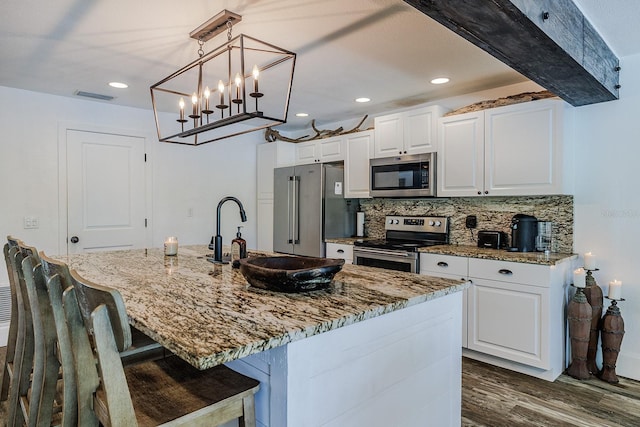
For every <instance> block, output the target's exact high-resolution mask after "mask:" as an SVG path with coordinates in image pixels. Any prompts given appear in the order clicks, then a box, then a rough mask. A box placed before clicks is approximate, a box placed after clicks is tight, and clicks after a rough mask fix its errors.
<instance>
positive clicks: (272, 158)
mask: <svg viewBox="0 0 640 427" xmlns="http://www.w3.org/2000/svg"><path fill="white" fill-rule="evenodd" d="M256 150H257V151H256V153H257V156H258V161H257V173H256V175H257V178H258V182H257V183H256V187H257V194H258V200H260V199H273V169H274V168H275V167H276V156H277V145H276V144H275V143H269V144H260V145H258V146H257V148H256Z"/></svg>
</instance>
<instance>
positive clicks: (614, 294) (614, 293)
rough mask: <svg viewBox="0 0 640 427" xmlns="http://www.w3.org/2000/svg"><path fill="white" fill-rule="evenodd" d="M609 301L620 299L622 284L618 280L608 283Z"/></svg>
mask: <svg viewBox="0 0 640 427" xmlns="http://www.w3.org/2000/svg"><path fill="white" fill-rule="evenodd" d="M607 296H608V297H609V299H616V300H618V299H621V298H622V282H621V281H620V280H615V279H614V280H613V281H611V282H609V295H607Z"/></svg>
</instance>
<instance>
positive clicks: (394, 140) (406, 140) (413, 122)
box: [374, 105, 445, 158]
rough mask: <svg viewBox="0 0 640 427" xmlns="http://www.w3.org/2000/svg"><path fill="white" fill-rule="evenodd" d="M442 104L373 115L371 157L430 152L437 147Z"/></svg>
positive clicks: (443, 110)
mask: <svg viewBox="0 0 640 427" xmlns="http://www.w3.org/2000/svg"><path fill="white" fill-rule="evenodd" d="M444 112H445V109H444V108H443V107H440V106H437V105H434V106H431V107H423V108H417V109H414V110H409V111H404V112H401V113H395V114H388V115H385V116H379V117H376V118H375V119H374V127H375V144H374V147H375V148H374V157H375V158H380V157H392V156H398V155H405V154H406V155H409V154H421V153H430V152H433V151H436V149H437V139H436V133H437V120H438V118H439V117H441V116H442V115H443V114H444Z"/></svg>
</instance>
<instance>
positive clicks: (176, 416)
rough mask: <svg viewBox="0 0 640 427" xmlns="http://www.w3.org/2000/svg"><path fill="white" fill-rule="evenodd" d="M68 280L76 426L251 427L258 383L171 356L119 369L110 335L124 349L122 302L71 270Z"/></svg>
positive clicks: (66, 300)
mask: <svg viewBox="0 0 640 427" xmlns="http://www.w3.org/2000/svg"><path fill="white" fill-rule="evenodd" d="M71 277H72V281H73V286H72V287H70V288H67V289H66V290H65V291H64V294H63V306H64V311H65V316H66V319H67V322H66V324H67V325H68V327H69V328H70V334H71V337H72V346H73V351H74V360H75V362H76V377H77V379H78V407H79V419H78V422H79V425H82V426H95V425H97V424H98V422H100V423H102V424H103V425H110V426H112V427H120V426H126V427H129V426H135V425H142V426H147V425H149V426H151V425H167V426H169V425H170V426H174V425H202V426H205V425H206V426H215V425H219V424H223V423H225V422H228V421H230V420H233V419H235V418H238V419H239V422H240V425H241V426H247V427H255V406H254V395H255V393H256V392H257V391H258V388H259V382H258V381H256V380H254V379H252V378H249V377H246V376H244V375H241V374H239V373H237V372H235V371H233V370H231V369H229V368H227V367H226V366H224V365H220V366H216V367H214V368H212V369H208V370H205V371H200V370H197V369H195V368H193V367H192V366H191V365H189V364H188V363H186V362H184V361H182V360H181V359H179V358H178V357H175V356H173V357H168V358H165V359H161V360H157V361H150V362H146V363H140V364H136V365H131V366H128V367H126V368H123V366H122V362H121V359H120V356H119V353H118V347H117V344H116V337H115V336H114V330H117V331H119V330H122V333H123V334H122V337H121V338H122V339H123V342H124V344H125V345H128V344H129V343H130V339H131V338H130V335H129V334H128V333H127V330H128V323H127V322H126V311H125V307H124V301H123V300H122V297H121V296H120V294H119V293H118V292H117V291H115V290H113V289H110V288H107V287H104V286H99V285H96V284H95V283H92V282H89V281H87V280H85V279H83V278H81V277H80V276H79V275H78V274H77V273H75V272H73V271H72V272H71ZM55 280H59V278H58V276H53V277H52V278H51V281H55ZM80 289H82V290H81V291H79V290H80ZM81 295H84V297H82V296H81ZM89 295H90V296H91V298H92V300H93V301H94V303H95V304H96V307H95V309H94V310H93V311H92V313H91V317H90V324H87V323H88V322H86V321H85V319H84V318H83V316H82V314H81V312H82V311H83V310H86V308H84V309H83V308H81V306H82V305H83V304H85V303H86V301H87V296H89ZM102 298H104V299H105V301H106V302H105V303H100V302H99V301H100V299H102ZM112 303H115V304H113V305H111V306H110V304H112ZM110 310H111V312H110ZM113 310H115V312H116V313H117V315H111V313H112V312H113ZM118 322H119V323H120V325H117V326H115V327H114V326H113V323H118ZM89 334H91V335H92V338H93V339H91V340H90V339H89ZM94 355H95V359H97V361H98V363H97V366H96V363H95V362H94Z"/></svg>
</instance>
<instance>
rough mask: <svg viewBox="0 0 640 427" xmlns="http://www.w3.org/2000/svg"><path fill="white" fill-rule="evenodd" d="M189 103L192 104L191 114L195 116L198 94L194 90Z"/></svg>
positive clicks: (196, 113)
mask: <svg viewBox="0 0 640 427" xmlns="http://www.w3.org/2000/svg"><path fill="white" fill-rule="evenodd" d="M191 104H192V105H193V115H194V116H197V115H198V95H196V93H195V92H193V95H191Z"/></svg>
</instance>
